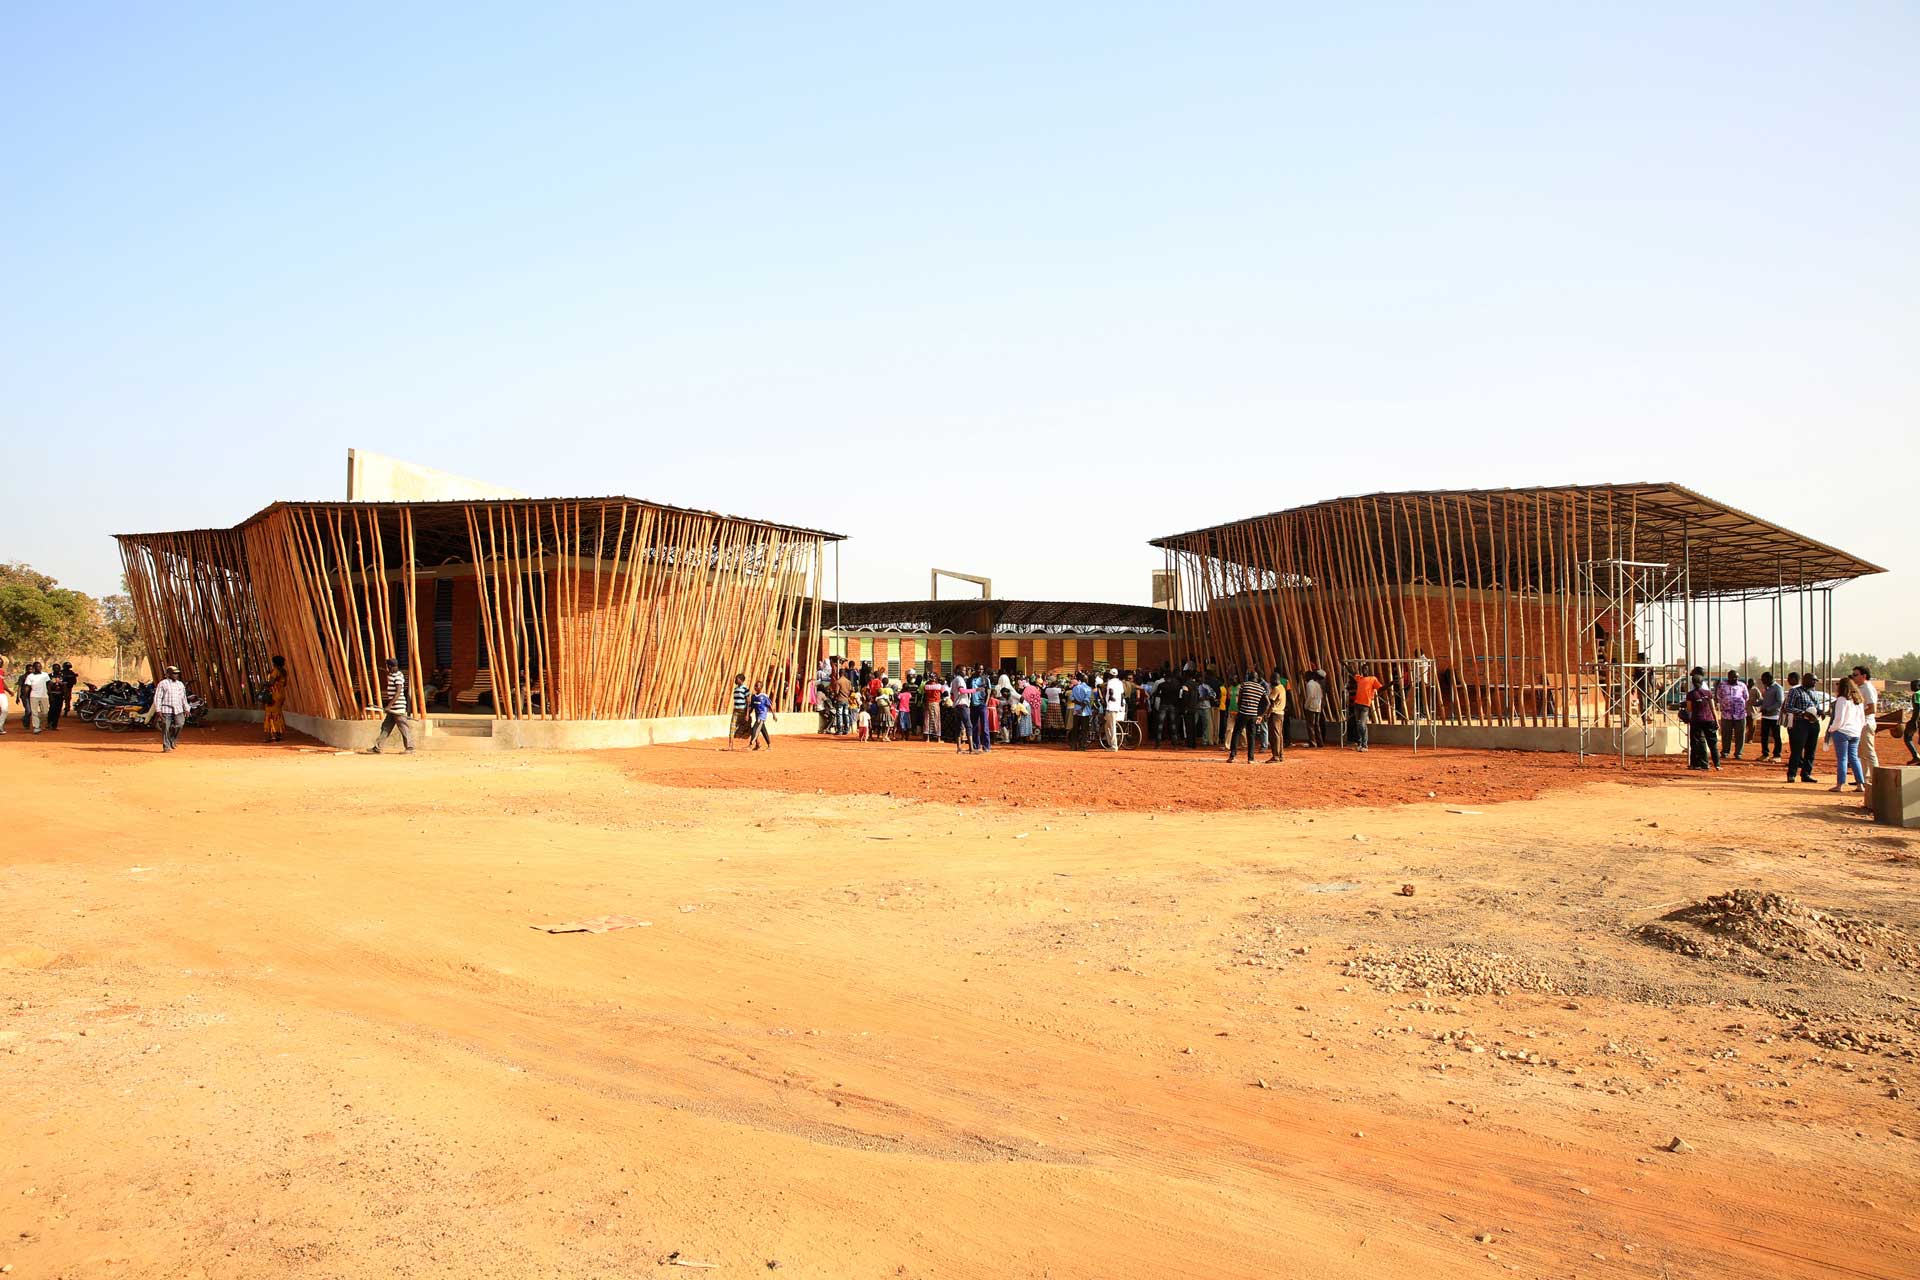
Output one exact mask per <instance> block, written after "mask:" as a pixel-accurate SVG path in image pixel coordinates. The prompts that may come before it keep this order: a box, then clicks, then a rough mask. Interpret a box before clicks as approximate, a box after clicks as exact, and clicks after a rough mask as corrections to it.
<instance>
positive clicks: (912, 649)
mask: <svg viewBox="0 0 1920 1280" xmlns="http://www.w3.org/2000/svg"><path fill="white" fill-rule="evenodd" d="M822 614H823V617H824V618H825V620H826V623H827V627H828V631H827V643H828V646H829V648H830V650H831V651H832V652H833V653H836V654H839V655H841V656H843V657H846V658H850V659H852V660H853V661H855V662H863V661H864V662H871V663H873V664H874V665H875V666H876V667H879V668H880V669H882V670H884V671H886V672H888V673H889V674H891V675H896V676H897V675H904V674H905V673H907V672H909V671H917V672H920V673H921V674H923V675H925V674H928V673H931V672H938V673H939V674H940V675H942V676H946V675H949V674H951V673H952V671H953V669H954V668H955V667H956V666H963V667H972V668H976V669H977V668H980V667H989V668H991V669H993V670H995V671H1005V672H1008V673H1009V674H1027V675H1032V674H1039V675H1053V674H1059V673H1066V672H1072V671H1075V670H1088V669H1091V668H1093V667H1118V668H1120V669H1121V670H1124V671H1142V670H1149V669H1153V668H1157V667H1159V666H1161V665H1162V664H1163V663H1166V662H1167V661H1169V660H1170V658H1171V656H1172V649H1171V647H1170V641H1169V636H1168V633H1167V613H1166V611H1165V610H1163V609H1155V608H1152V607H1150V606H1148V605H1141V604H1096V603H1090V602H1083V601H1069V600H994V599H971V600H888V601H878V602H869V603H859V604H855V603H848V602H841V603H839V604H837V605H836V604H834V603H832V602H829V603H827V604H825V605H824V606H822Z"/></svg>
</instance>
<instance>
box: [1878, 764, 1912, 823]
mask: <svg viewBox="0 0 1920 1280" xmlns="http://www.w3.org/2000/svg"><path fill="white" fill-rule="evenodd" d="M1872 781H1873V795H1872V796H1871V797H1870V798H1871V799H1872V801H1873V806H1872V807H1873V820H1874V821H1875V822H1884V823H1885V824H1886V825H1888V826H1890V827H1920V765H1911V764H1903V765H1889V764H1883V765H1881V766H1880V767H1879V768H1877V769H1875V770H1874V771H1873V779H1872Z"/></svg>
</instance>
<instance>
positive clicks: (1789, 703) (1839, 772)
mask: <svg viewBox="0 0 1920 1280" xmlns="http://www.w3.org/2000/svg"><path fill="white" fill-rule="evenodd" d="M1909 694H1910V695H1911V704H1912V705H1911V706H1910V707H1909V709H1908V713H1907V723H1906V729H1905V732H1904V733H1903V735H1902V738H1901V741H1902V744H1903V745H1904V746H1905V747H1906V749H1907V762H1908V763H1909V764H1920V680H1916V681H1913V682H1911V683H1910V685H1909ZM1883 701H1884V699H1883V696H1882V694H1881V691H1880V687H1879V686H1878V685H1877V684H1875V683H1874V679H1873V673H1872V672H1871V671H1870V670H1868V669H1867V668H1866V667H1863V666H1856V667H1855V668H1853V671H1852V672H1851V674H1849V675H1846V676H1842V677H1841V678H1840V679H1838V680H1836V681H1834V687H1833V691H1832V692H1831V693H1828V692H1827V691H1826V690H1823V689H1822V688H1821V687H1820V680H1819V677H1817V676H1816V675H1814V673H1813V672H1811V671H1808V672H1799V671H1791V672H1788V673H1787V678H1786V681H1785V683H1784V684H1782V683H1779V682H1776V681H1775V680H1774V678H1773V672H1771V671H1763V672H1761V673H1760V679H1759V680H1758V681H1757V682H1754V683H1748V681H1747V680H1745V679H1744V678H1743V677H1742V676H1741V675H1740V673H1739V672H1738V671H1729V672H1727V674H1726V675H1725V676H1722V677H1720V678H1718V679H1711V680H1710V679H1709V678H1708V676H1707V673H1706V671H1705V670H1704V669H1703V668H1700V667H1695V668H1694V669H1693V671H1692V672H1691V673H1690V674H1689V677H1688V681H1687V690H1686V694H1685V697H1684V699H1683V701H1682V703H1681V707H1680V718H1681V720H1682V722H1684V723H1685V724H1686V725H1687V730H1688V734H1687V736H1688V760H1687V767H1688V768H1690V769H1699V770H1717V769H1719V768H1720V767H1721V765H1722V763H1723V762H1726V761H1735V760H1743V759H1745V758H1746V754H1747V746H1748V744H1749V743H1751V744H1753V746H1754V748H1755V751H1756V756H1755V758H1756V760H1758V761H1762V762H1765V761H1778V760H1780V759H1781V758H1782V757H1783V755H1784V758H1785V760H1786V772H1787V781H1788V782H1812V781H1814V776H1813V766H1814V761H1815V759H1816V758H1817V757H1818V755H1819V750H1820V746H1821V745H1822V743H1823V742H1824V743H1825V745H1827V746H1828V747H1830V748H1831V749H1832V751H1833V758H1834V770H1835V774H1836V777H1835V780H1834V785H1833V786H1831V787H1829V788H1828V790H1829V791H1843V790H1845V789H1846V787H1847V778H1848V776H1849V775H1851V776H1852V778H1853V790H1855V791H1865V790H1866V789H1867V786H1868V780H1869V779H1870V778H1871V777H1872V776H1873V774H1872V770H1873V769H1874V767H1875V766H1876V765H1878V764H1879V763H1880V751H1879V747H1878V745H1877V744H1876V741H1875V739H1876V737H1877V736H1878V732H1879V717H1880V715H1881V714H1882V711H1883V706H1882V704H1883ZM1893 714H1894V715H1895V716H1896V717H1898V715H1899V712H1898V710H1894V711H1893ZM1823 722H1824V724H1825V726H1826V729H1825V732H1824V734H1823V733H1822V731H1821V725H1822V723H1823Z"/></svg>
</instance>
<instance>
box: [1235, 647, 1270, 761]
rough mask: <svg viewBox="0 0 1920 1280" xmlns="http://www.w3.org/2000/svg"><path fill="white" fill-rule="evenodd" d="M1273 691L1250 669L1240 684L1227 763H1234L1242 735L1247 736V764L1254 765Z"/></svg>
mask: <svg viewBox="0 0 1920 1280" xmlns="http://www.w3.org/2000/svg"><path fill="white" fill-rule="evenodd" d="M1272 696H1273V694H1272V691H1271V690H1269V689H1268V688H1267V682H1266V681H1265V680H1262V679H1261V678H1260V675H1259V673H1258V672H1256V671H1253V670H1251V669H1249V670H1248V671H1247V675H1246V678H1245V679H1244V680H1242V681H1241V682H1240V695H1239V700H1238V702H1237V703H1236V705H1235V707H1234V716H1233V737H1231V738H1229V739H1228V740H1227V763H1228V764H1232V763H1233V757H1234V754H1235V753H1236V752H1237V751H1238V750H1239V749H1240V735H1241V734H1243V733H1244V734H1245V735H1247V763H1248V764H1252V763H1253V747H1254V744H1255V743H1256V742H1258V741H1259V740H1260V721H1261V719H1262V718H1264V717H1265V716H1266V714H1267V704H1268V702H1269V700H1270V699H1271V698H1272Z"/></svg>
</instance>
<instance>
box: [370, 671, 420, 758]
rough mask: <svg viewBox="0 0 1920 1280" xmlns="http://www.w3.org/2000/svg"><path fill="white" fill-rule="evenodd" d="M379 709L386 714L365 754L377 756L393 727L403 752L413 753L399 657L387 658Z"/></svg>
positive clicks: (404, 678)
mask: <svg viewBox="0 0 1920 1280" xmlns="http://www.w3.org/2000/svg"><path fill="white" fill-rule="evenodd" d="M380 709H381V710H382V711H384V712H385V713H386V714H385V716H384V717H383V718H382V719H381V721H380V734H379V736H378V737H376V738H375V739H374V740H373V745H372V746H370V747H368V748H367V754H368V755H370V756H377V755H379V754H381V752H380V748H381V746H382V745H383V744H384V743H385V742H386V740H387V735H388V734H390V733H392V732H393V731H394V730H395V729H398V730H399V731H400V745H401V746H402V747H404V748H406V751H405V754H407V755H412V754H413V721H411V720H409V719H408V718H407V675H406V672H404V671H402V670H400V659H398V658H388V659H387V680H386V687H385V689H384V690H383V692H382V696H381V703H380Z"/></svg>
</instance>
